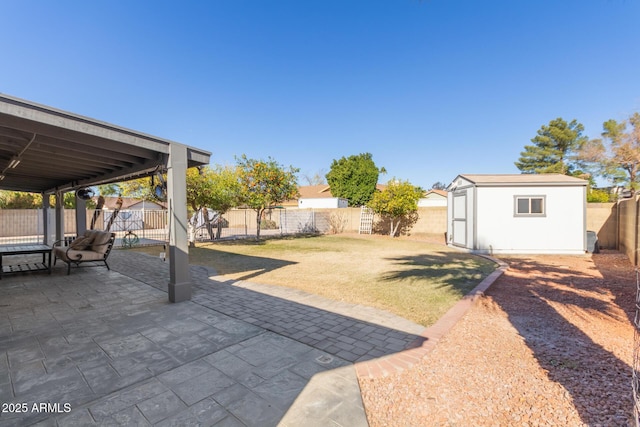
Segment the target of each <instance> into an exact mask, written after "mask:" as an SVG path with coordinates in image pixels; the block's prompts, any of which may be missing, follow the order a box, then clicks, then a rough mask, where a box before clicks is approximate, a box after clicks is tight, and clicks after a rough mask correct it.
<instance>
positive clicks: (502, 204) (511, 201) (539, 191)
mask: <svg viewBox="0 0 640 427" xmlns="http://www.w3.org/2000/svg"><path fill="white" fill-rule="evenodd" d="M476 191H477V193H476V194H477V205H476V212H475V227H476V231H475V236H474V239H475V249H476V250H477V251H479V252H488V253H559V254H561V253H567V254H580V253H584V252H585V250H586V242H585V238H586V237H585V233H586V231H585V230H586V224H585V221H586V218H585V193H584V192H585V187H506V188H500V187H485V188H477V189H476ZM519 196H522V197H529V196H532V197H534V198H537V197H538V196H541V197H543V200H544V214H543V215H540V216H519V215H517V214H516V197H519Z"/></svg>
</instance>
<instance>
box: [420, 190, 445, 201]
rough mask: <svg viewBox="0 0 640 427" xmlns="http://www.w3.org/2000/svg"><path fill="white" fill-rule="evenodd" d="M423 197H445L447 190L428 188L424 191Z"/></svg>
mask: <svg viewBox="0 0 640 427" xmlns="http://www.w3.org/2000/svg"><path fill="white" fill-rule="evenodd" d="M423 197H424V198H437V197H444V198H445V199H446V198H447V192H446V191H444V190H429V191H427V192H426V193H424V196H423Z"/></svg>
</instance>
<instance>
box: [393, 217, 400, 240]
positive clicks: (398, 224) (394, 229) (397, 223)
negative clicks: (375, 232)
mask: <svg viewBox="0 0 640 427" xmlns="http://www.w3.org/2000/svg"><path fill="white" fill-rule="evenodd" d="M400 221H401V220H400V218H398V221H397V222H396V226H395V228H394V226H393V220H391V237H396V233H397V232H398V228H400Z"/></svg>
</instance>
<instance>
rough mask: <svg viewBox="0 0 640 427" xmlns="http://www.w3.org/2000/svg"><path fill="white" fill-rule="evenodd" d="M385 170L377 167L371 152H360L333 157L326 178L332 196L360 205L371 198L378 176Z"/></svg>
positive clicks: (350, 203)
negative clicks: (337, 158)
mask: <svg viewBox="0 0 640 427" xmlns="http://www.w3.org/2000/svg"><path fill="white" fill-rule="evenodd" d="M385 172H386V171H385V170H384V168H381V169H378V167H377V166H376V164H375V163H374V162H373V158H372V155H371V153H362V154H358V155H357V156H356V155H353V156H349V157H342V158H341V159H339V160H335V159H334V160H333V162H331V169H330V170H329V173H327V175H326V178H327V183H328V184H329V187H330V188H331V194H332V195H333V196H334V197H341V198H344V199H347V200H348V201H349V205H350V206H362V205H366V204H367V203H368V202H369V201H370V200H371V197H372V196H373V193H374V192H375V191H376V184H378V176H379V174H380V173H385Z"/></svg>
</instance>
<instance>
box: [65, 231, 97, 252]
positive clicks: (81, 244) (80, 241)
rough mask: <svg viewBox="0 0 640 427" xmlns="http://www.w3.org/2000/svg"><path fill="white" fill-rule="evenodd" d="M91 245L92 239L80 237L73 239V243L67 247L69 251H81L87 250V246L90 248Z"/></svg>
mask: <svg viewBox="0 0 640 427" xmlns="http://www.w3.org/2000/svg"><path fill="white" fill-rule="evenodd" d="M91 243H93V237H89V236H86V235H85V236H80V237H77V238H76V239H74V240H73V242H71V243H70V244H69V247H70V248H71V249H75V250H78V251H83V250H85V249H87V248H88V247H89V246H91Z"/></svg>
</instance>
